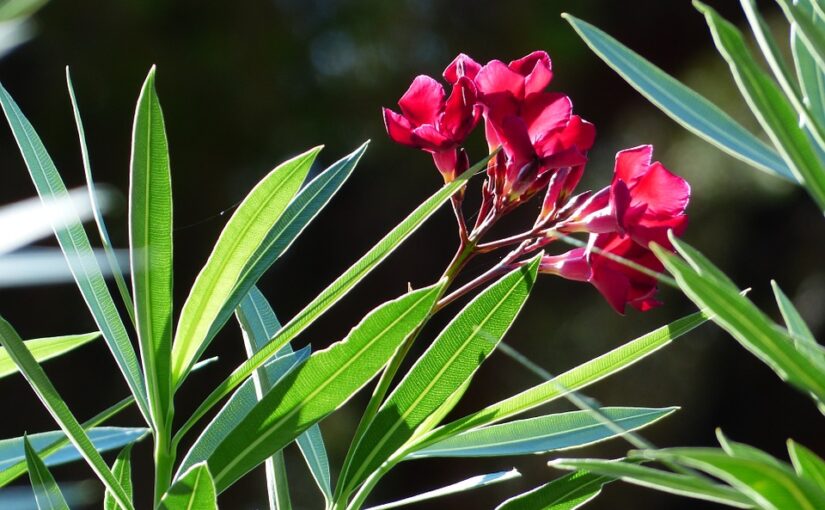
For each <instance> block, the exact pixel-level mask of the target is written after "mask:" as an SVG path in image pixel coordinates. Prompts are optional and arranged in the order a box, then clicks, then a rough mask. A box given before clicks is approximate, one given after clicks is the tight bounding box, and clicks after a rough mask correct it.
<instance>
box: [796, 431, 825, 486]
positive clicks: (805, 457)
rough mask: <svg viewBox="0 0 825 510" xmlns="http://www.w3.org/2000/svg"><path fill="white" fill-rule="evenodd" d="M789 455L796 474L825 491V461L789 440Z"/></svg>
mask: <svg viewBox="0 0 825 510" xmlns="http://www.w3.org/2000/svg"><path fill="white" fill-rule="evenodd" d="M788 453H789V454H790V456H791V462H792V463H793V467H794V469H795V470H796V474H798V475H799V476H801V477H803V478H807V479H808V480H810V481H812V482H813V483H815V484H816V485H817V487H819V488H820V489H822V490H824V491H825V460H822V459H821V458H820V457H818V456H817V455H816V454H815V453H814V452H812V451H811V450H809V449H807V448H805V447H804V446H802V445H801V444H799V443H796V442H794V441H791V440H788Z"/></svg>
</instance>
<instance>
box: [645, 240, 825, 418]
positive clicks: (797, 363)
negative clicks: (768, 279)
mask: <svg viewBox="0 0 825 510" xmlns="http://www.w3.org/2000/svg"><path fill="white" fill-rule="evenodd" d="M672 240H673V243H674V246H676V248H677V250H679V251H680V253H683V254H685V255H686V257H688V259H689V261H690V263H691V265H692V266H693V267H691V266H689V265H688V264H687V263H686V262H684V261H683V260H681V259H679V258H678V257H677V256H675V255H673V254H671V253H670V252H667V251H666V250H664V249H662V248H661V247H659V246H653V249H654V253H656V255H657V256H658V257H659V260H661V261H662V263H663V264H664V265H665V267H666V268H667V270H668V271H669V272H670V273H671V274H673V276H674V277H675V278H676V281H677V283H678V284H679V287H680V288H681V289H682V291H683V292H684V293H685V294H686V295H687V296H688V297H689V298H690V299H691V300H692V301H693V302H694V303H696V304H697V305H698V306H701V307H703V308H707V309H708V310H710V311H711V312H712V313H713V314H714V318H713V320H714V322H716V323H717V324H719V325H720V326H721V327H722V328H723V329H724V330H725V331H727V332H728V333H730V334H731V335H732V336H733V337H734V338H735V339H736V340H738V341H739V343H741V344H742V345H743V346H744V347H745V348H746V349H748V350H749V351H751V352H752V353H753V354H755V355H756V356H757V357H758V358H760V359H761V360H762V361H763V362H765V363H766V364H768V366H770V367H771V368H772V369H773V370H774V371H775V372H776V373H777V374H778V375H779V376H780V377H781V378H782V379H784V380H786V381H788V382H790V383H791V384H793V385H794V386H796V387H798V388H800V389H801V390H803V391H805V392H809V393H810V394H811V395H813V396H814V397H815V398H816V399H817V400H818V401H819V402H825V377H823V375H824V374H825V364H821V363H817V359H816V358H815V357H811V356H810V355H808V354H807V353H806V352H802V351H799V350H797V349H796V347H795V346H794V343H793V339H792V338H791V337H789V336H788V335H787V334H786V333H785V332H783V331H780V330H779V328H777V327H776V326H775V324H773V322H772V321H771V320H770V319H769V318H768V317H767V316H765V314H764V313H762V312H761V311H760V310H759V309H758V308H757V307H756V306H755V305H754V304H753V303H751V302H750V300H748V299H747V298H746V297H744V296H741V295H740V294H739V290H738V289H737V288H736V287H735V286H734V285H733V284H732V283H730V282H729V281H724V280H720V279H718V278H716V277H714V276H713V274H714V273H715V272H719V270H718V269H717V268H716V267H714V266H713V264H711V263H710V262H709V261H708V260H707V259H705V258H704V257H703V256H702V255H701V254H699V253H698V252H696V251H695V250H693V249H692V248H691V247H690V246H688V245H687V244H686V243H684V242H682V241H679V240H677V239H676V238H675V237H672ZM698 268H701V269H702V270H703V271H704V275H702V274H699V273H698V272H697V269H698ZM725 280H727V279H725ZM820 365H821V366H820Z"/></svg>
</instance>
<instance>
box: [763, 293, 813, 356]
mask: <svg viewBox="0 0 825 510" xmlns="http://www.w3.org/2000/svg"><path fill="white" fill-rule="evenodd" d="M771 288H773V294H774V297H775V298H776V304H777V305H778V306H779V311H780V312H781V313H782V319H783V320H784V321H785V327H787V328H788V333H790V335H791V336H792V337H793V339H794V343H795V344H796V346H797V348H798V349H800V350H806V351H807V352H809V353H811V354H813V355H815V356H818V357H819V358H820V359H822V360H825V351H823V350H822V347H821V346H820V345H819V343H818V342H817V341H816V338H814V335H813V333H811V330H810V329H809V328H808V325H807V324H805V320H804V319H803V318H802V316H801V315H799V311H798V310H797V309H796V307H795V306H794V305H793V302H792V301H791V300H790V299H789V298H788V296H786V295H785V293H784V292H782V289H780V288H779V285H777V283H776V282H775V281H773V280H771Z"/></svg>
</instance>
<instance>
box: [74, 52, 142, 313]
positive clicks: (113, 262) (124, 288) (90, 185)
mask: <svg viewBox="0 0 825 510" xmlns="http://www.w3.org/2000/svg"><path fill="white" fill-rule="evenodd" d="M66 86H67V87H68V89H69V99H71V103H72V111H73V112H74V122H75V126H76V127H77V137H78V141H79V143H80V155H81V159H82V160H83V173H84V174H85V176H86V189H87V191H88V192H89V203H90V204H91V206H92V216H93V217H94V219H95V224H96V225H97V232H98V234H99V235H100V243H101V244H102V245H103V252H104V253H105V254H106V261H107V262H108V263H109V269H110V270H111V271H112V275H113V276H114V278H115V284H116V285H117V290H118V292H119V293H120V299H121V300H123V304H124V308H125V309H126V313H128V314H129V319H130V320H131V321H132V324H133V325H134V324H135V305H134V303H133V302H132V296H131V294H129V286H128V285H127V284H126V279H125V278H124V276H123V270H122V269H121V268H120V263H119V262H118V261H117V256H116V255H115V249H114V246H113V245H112V240H111V238H110V237H109V229H108V228H106V221H105V220H104V219H103V213H102V212H101V209H100V204H99V203H98V199H97V189H96V187H95V181H94V179H93V178H92V163H91V159H90V157H89V149H88V147H87V145H86V130H85V129H84V128H83V119H81V117H80V108H79V107H78V105H77V97H76V96H75V93H74V85H73V84H72V76H71V74H70V73H69V66H66Z"/></svg>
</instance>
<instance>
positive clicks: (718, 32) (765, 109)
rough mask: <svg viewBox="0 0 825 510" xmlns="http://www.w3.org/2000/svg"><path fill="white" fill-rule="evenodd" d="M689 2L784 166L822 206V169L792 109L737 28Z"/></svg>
mask: <svg viewBox="0 0 825 510" xmlns="http://www.w3.org/2000/svg"><path fill="white" fill-rule="evenodd" d="M693 4H694V5H695V6H696V8H697V9H698V10H699V11H700V12H701V13H702V14H704V16H705V19H706V21H707V23H708V27H709V28H710V31H711V35H712V36H713V40H714V43H715V44H716V48H717V49H718V50H719V53H720V54H721V55H722V57H723V58H724V59H725V60H726V61H727V63H728V66H729V67H730V70H731V74H732V75H733V78H734V81H735V82H736V85H737V86H738V88H739V92H740V93H741V94H742V97H743V98H744V99H745V102H747V103H748V106H749V107H750V109H751V112H753V114H754V116H755V117H756V120H758V121H759V124H760V125H761V126H762V129H763V130H764V131H765V133H766V134H767V135H768V138H770V140H771V142H772V143H773V145H774V147H775V148H776V150H777V151H778V152H779V154H780V156H782V159H784V160H785V163H786V164H787V165H788V168H790V170H791V171H792V172H793V174H794V175H795V176H796V178H797V180H798V181H799V182H800V183H802V184H803V185H804V186H805V188H806V189H807V190H808V192H809V193H810V195H811V197H812V198H813V199H814V200H815V201H816V202H817V204H818V205H819V207H820V209H823V210H825V171H823V169H822V166H821V163H820V161H819V157H818V156H817V154H816V151H815V149H814V146H813V145H812V144H811V141H810V140H809V139H808V135H807V134H806V133H805V131H804V130H803V129H802V128H801V127H800V126H799V124H798V122H797V117H796V112H795V111H794V109H793V106H791V104H790V102H789V101H788V98H787V97H785V95H784V94H783V93H782V91H781V90H779V87H778V86H777V85H776V84H775V83H774V82H773V80H771V79H770V77H769V76H768V75H767V74H766V73H765V72H764V71H763V70H762V69H761V68H760V67H759V64H758V63H757V62H756V61H755V60H754V58H753V56H752V55H751V53H750V50H748V47H747V45H746V44H745V40H744V38H743V37H742V34H741V32H739V30H738V29H737V28H736V27H735V26H734V25H732V24H731V23H729V22H728V21H727V20H725V19H723V18H722V17H721V16H719V14H718V13H717V12H716V11H715V10H714V9H712V8H710V7H708V6H707V5H705V4H703V3H701V2H699V1H697V0H694V2H693Z"/></svg>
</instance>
